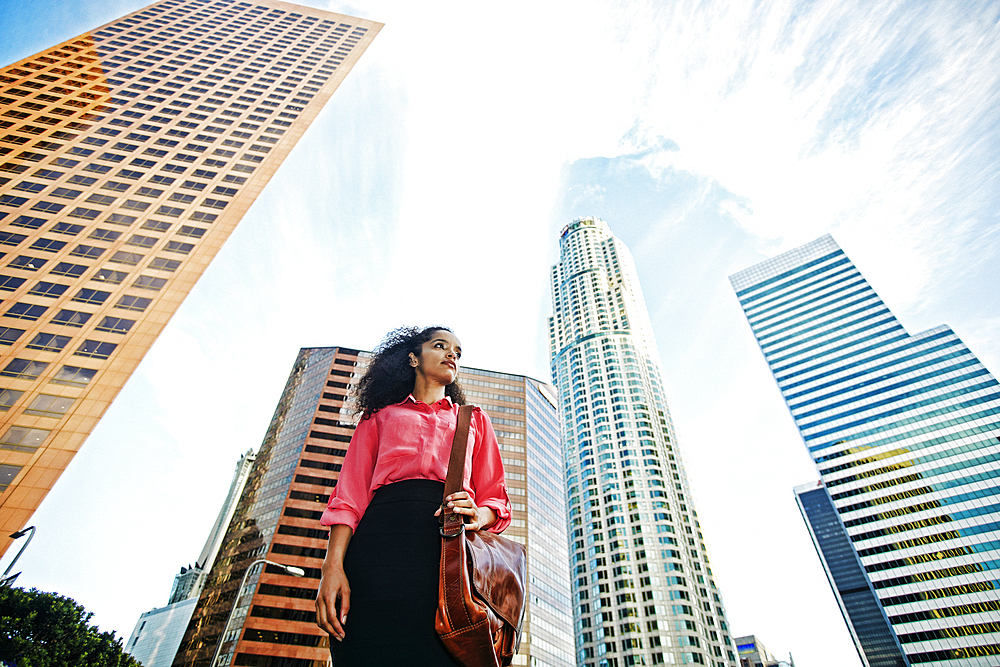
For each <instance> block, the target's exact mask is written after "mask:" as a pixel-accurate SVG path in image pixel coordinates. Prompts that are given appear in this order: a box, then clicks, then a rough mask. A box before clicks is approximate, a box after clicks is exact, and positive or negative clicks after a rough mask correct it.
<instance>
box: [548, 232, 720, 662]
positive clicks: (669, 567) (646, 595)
mask: <svg viewBox="0 0 1000 667" xmlns="http://www.w3.org/2000/svg"><path fill="white" fill-rule="evenodd" d="M559 248H560V256H559V263H558V264H557V265H556V266H554V267H553V268H552V301H553V306H554V314H553V316H552V317H551V318H550V319H549V337H550V342H551V347H550V351H551V359H552V375H553V377H554V378H556V383H557V387H558V389H559V397H560V405H559V413H560V416H561V423H562V446H563V455H564V457H565V458H564V465H565V469H566V484H567V498H568V503H569V519H570V525H569V533H570V535H569V538H570V542H571V553H572V558H571V566H572V568H573V569H572V576H573V596H574V597H573V603H574V620H575V622H576V628H575V629H576V647H577V664H578V665H580V666H581V667H626V666H631V665H659V664H678V665H682V664H702V665H711V666H712V667H734V666H735V665H736V664H737V663H736V654H735V647H734V646H733V643H732V639H731V637H730V634H729V627H728V623H727V621H726V612H725V609H724V607H723V604H722V598H721V597H720V594H719V591H718V588H717V587H716V583H715V580H714V578H713V576H712V569H711V566H710V565H709V560H708V553H707V550H706V546H705V541H704V537H703V536H702V533H701V526H700V524H699V523H698V514H697V512H696V511H695V508H694V499H693V498H692V497H691V490H690V487H689V484H688V480H687V476H686V475H685V472H684V463H683V460H682V458H681V453H680V450H679V448H678V446H677V436H676V433H675V432H674V427H673V423H672V422H671V419H670V412H669V409H668V408H667V402H666V399H665V397H664V392H663V380H662V371H661V370H660V361H659V353H658V352H657V349H656V342H655V340H654V338H653V332H652V327H651V326H650V323H649V316H648V314H647V312H646V305H645V301H644V299H643V296H642V290H641V288H640V286H639V278H638V275H637V274H636V270H635V266H634V264H633V262H632V256H631V254H630V253H629V251H628V249H627V248H626V247H625V245H624V244H623V243H622V242H621V241H619V240H618V239H617V238H616V237H615V236H614V235H613V234H612V233H611V230H610V229H609V228H608V226H607V225H606V224H605V223H604V221H602V220H599V219H596V218H582V219H579V220H576V221H574V222H573V223H572V224H570V225H567V226H566V227H565V228H564V229H563V231H562V234H561V235H560V239H559Z"/></svg>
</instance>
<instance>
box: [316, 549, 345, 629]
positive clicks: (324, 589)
mask: <svg viewBox="0 0 1000 667" xmlns="http://www.w3.org/2000/svg"><path fill="white" fill-rule="evenodd" d="M350 608H351V587H350V586H349V585H348V583H347V575H346V574H344V568H343V567H338V568H331V569H330V570H327V568H325V567H324V568H323V578H322V579H321V580H320V583H319V593H318V594H317V595H316V625H318V626H319V627H320V628H322V629H323V630H326V631H327V632H328V633H330V636H331V637H333V638H334V639H336V640H337V641H341V640H343V639H344V625H345V624H346V623H347V612H348V610H349V609H350Z"/></svg>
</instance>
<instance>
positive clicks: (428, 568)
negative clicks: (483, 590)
mask: <svg viewBox="0 0 1000 667" xmlns="http://www.w3.org/2000/svg"><path fill="white" fill-rule="evenodd" d="M443 493H444V483H442V482H434V481H430V480H425V479H411V480H406V481H403V482H396V483H395V484H389V485H388V486H383V487H381V488H380V489H378V490H377V491H376V492H375V497H374V498H373V499H372V502H371V504H370V505H368V509H367V510H365V515H364V516H363V517H362V519H361V523H359V524H358V527H357V529H356V530H355V531H354V536H353V537H352V538H351V542H350V544H349V545H348V547H347V554H346V555H345V556H344V572H345V574H346V575H347V582H348V584H349V585H350V587H351V608H350V611H349V612H348V614H347V625H345V626H344V633H345V635H346V636H345V637H344V640H343V641H342V642H338V641H337V640H336V639H333V638H331V640H330V644H331V653H332V654H333V664H334V667H360V666H365V667H369V666H376V665H377V666H378V667H394V666H396V665H399V666H403V665H405V666H406V667H461V666H460V665H459V663H458V662H456V661H455V660H454V659H453V658H452V657H451V656H450V655H449V654H448V652H447V650H446V649H445V648H444V644H442V643H441V640H440V639H439V638H438V636H437V632H435V630H434V614H435V611H436V610H437V596H438V566H439V564H440V559H441V535H440V533H439V532H438V520H437V517H435V516H434V512H435V511H436V510H437V508H438V507H439V506H440V505H441V496H442V495H443Z"/></svg>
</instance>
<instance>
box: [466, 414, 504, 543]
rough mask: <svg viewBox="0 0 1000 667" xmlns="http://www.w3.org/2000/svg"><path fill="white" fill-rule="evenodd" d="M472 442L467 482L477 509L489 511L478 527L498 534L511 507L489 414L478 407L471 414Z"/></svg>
mask: <svg viewBox="0 0 1000 667" xmlns="http://www.w3.org/2000/svg"><path fill="white" fill-rule="evenodd" d="M472 420H473V425H474V426H475V433H476V441H475V446H474V447H473V450H472V470H471V471H470V478H469V481H470V485H471V489H472V494H473V497H475V499H476V501H475V502H476V504H477V505H478V506H479V507H478V509H479V510H480V511H484V510H489V511H490V512H491V513H492V520H491V521H489V522H485V521H484V522H483V524H482V528H481V530H487V529H489V530H490V532H494V533H500V532H503V530H504V529H505V528H506V527H507V526H509V525H510V520H511V516H510V514H511V506H510V497H509V496H508V495H507V482H506V481H505V480H504V470H503V459H502V458H501V457H500V445H499V444H498V443H497V436H496V433H495V432H494V431H493V424H492V423H491V422H490V418H489V415H487V414H486V413H485V412H483V411H482V410H480V409H478V408H477V409H476V410H475V411H473V413H472Z"/></svg>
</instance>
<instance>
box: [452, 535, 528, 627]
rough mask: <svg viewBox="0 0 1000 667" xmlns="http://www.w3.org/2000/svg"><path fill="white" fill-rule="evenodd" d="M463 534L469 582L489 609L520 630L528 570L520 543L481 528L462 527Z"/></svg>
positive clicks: (525, 555) (525, 554) (524, 553)
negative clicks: (477, 529)
mask: <svg viewBox="0 0 1000 667" xmlns="http://www.w3.org/2000/svg"><path fill="white" fill-rule="evenodd" d="M465 537H466V545H467V548H468V553H469V559H470V562H469V565H470V567H471V568H472V573H473V576H472V585H473V586H474V587H475V589H476V592H477V593H478V594H479V596H480V597H481V598H482V599H483V601H484V602H486V604H488V605H489V607H490V609H492V610H493V613H495V614H496V615H497V616H499V617H500V618H502V619H503V620H505V621H507V622H508V623H510V624H511V626H513V627H514V628H515V629H516V630H517V632H518V634H520V632H521V621H522V619H523V616H524V591H525V580H526V579H527V570H528V567H527V551H526V550H525V548H524V545H523V544H521V543H519V542H515V541H513V540H508V539H507V538H505V537H500V536H499V535H496V534H494V533H488V532H485V531H480V532H475V533H474V532H470V531H466V533H465Z"/></svg>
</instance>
